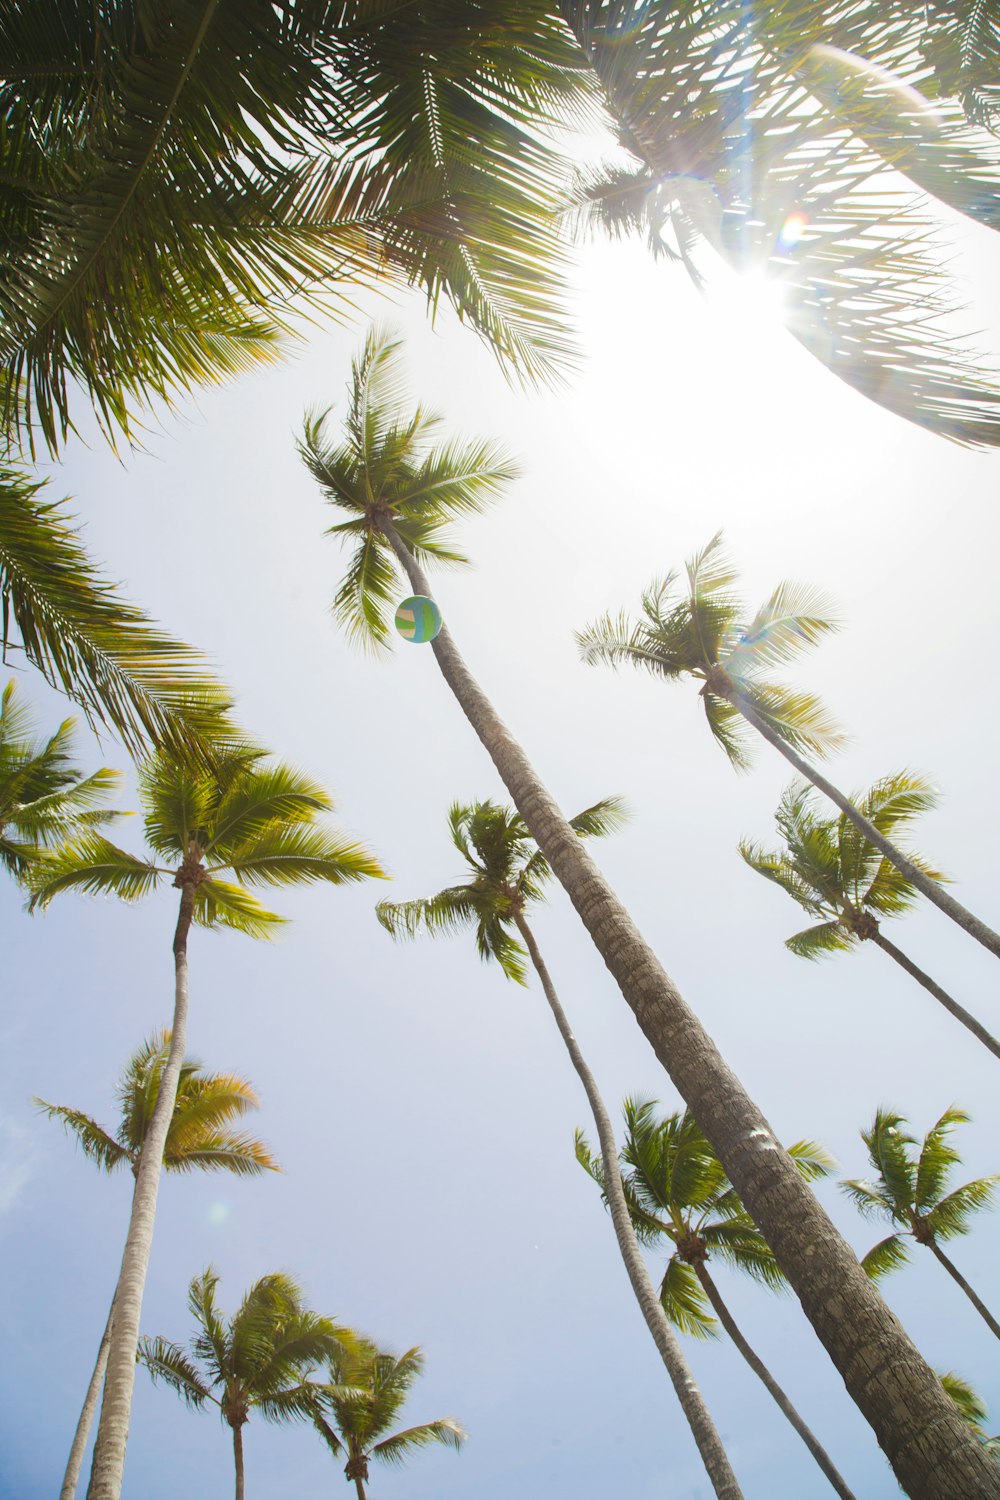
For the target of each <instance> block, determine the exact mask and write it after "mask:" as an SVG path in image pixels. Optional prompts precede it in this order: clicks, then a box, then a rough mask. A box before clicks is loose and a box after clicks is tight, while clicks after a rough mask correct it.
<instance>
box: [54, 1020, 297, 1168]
mask: <svg viewBox="0 0 1000 1500" xmlns="http://www.w3.org/2000/svg"><path fill="white" fill-rule="evenodd" d="M169 1051H170V1032H169V1031H162V1032H160V1033H159V1035H158V1036H153V1037H150V1038H149V1039H148V1040H147V1041H145V1042H143V1044H142V1046H141V1047H139V1048H138V1050H137V1051H136V1052H134V1053H133V1054H132V1056H131V1057H130V1058H129V1060H128V1062H127V1063H126V1065H125V1069H124V1072H123V1073H122V1077H121V1079H120V1080H119V1083H118V1104H119V1118H118V1125H117V1128H116V1129H115V1131H114V1133H113V1134H112V1133H111V1132H110V1131H108V1130H106V1129H105V1128H104V1126H103V1125H99V1124H98V1122H97V1121H96V1120H94V1119H93V1118H92V1117H91V1116H90V1115H87V1114H84V1113H83V1112H82V1111H81V1110H77V1109H71V1108H69V1107H68V1106H67V1105H64V1104H49V1103H47V1102H46V1101H45V1100H44V1099H36V1100H35V1103H36V1104H38V1105H39V1106H40V1108H41V1109H43V1110H44V1111H45V1113H46V1114H47V1115H48V1116H49V1118H50V1119H53V1120H61V1121H62V1123H63V1124H64V1125H65V1127H66V1129H67V1130H68V1131H70V1132H71V1133H72V1134H73V1135H75V1136H76V1139H77V1141H78V1142H79V1144H80V1147H81V1149H82V1151H83V1154H84V1156H86V1157H87V1158H88V1160H90V1161H92V1162H94V1164H95V1165H96V1166H98V1167H100V1168H101V1170H102V1171H105V1172H114V1171H115V1170H116V1169H117V1168H118V1167H123V1166H126V1165H127V1166H129V1167H131V1169H132V1171H133V1172H135V1171H136V1170H137V1168H138V1164H139V1156H140V1153H141V1151H142V1148H143V1144H144V1142H145V1140H146V1135H147V1132H148V1130H149V1124H150V1121H151V1120H152V1117H153V1110H154V1108H155V1107H156V1100H157V1097H158V1095H159V1092H160V1080H161V1078H162V1077H163V1070H164V1068H165V1067H166V1065H167V1056H168V1053H169ZM259 1103H260V1100H259V1099H258V1097H257V1095H256V1093H255V1092H254V1090H253V1089H252V1088H251V1086H250V1084H249V1083H247V1081H246V1079H244V1078H240V1077H238V1076H237V1075H236V1074H235V1073H205V1072H204V1070H203V1069H202V1066H201V1063H199V1062H197V1061H196V1060H195V1059H194V1058H190V1057H189V1058H185V1060H184V1062H183V1064H182V1065H181V1070H180V1079H179V1081H178V1085H177V1098H176V1101H175V1103H174V1112H173V1116H172V1118H171V1121H170V1126H169V1129H168V1131H167V1140H166V1145H165V1147H164V1150H163V1166H164V1169H165V1171H167V1172H190V1171H193V1170H194V1169H195V1168H200V1169H201V1170H202V1171H207V1172H213V1171H226V1172H232V1173H233V1174H235V1175H236V1176H239V1177H243V1176H256V1175H257V1174H258V1173H260V1172H263V1171H272V1172H274V1171H277V1170H278V1167H277V1163H276V1162H275V1160H274V1158H273V1157H272V1156H271V1153H270V1152H269V1151H268V1150H267V1148H266V1147H265V1146H264V1145H263V1144H262V1143H261V1142H260V1141H258V1140H257V1139H255V1137H253V1136H251V1135H248V1134H246V1133H245V1132H243V1131H236V1130H233V1129H231V1128H230V1126H231V1124H232V1122H233V1121H235V1120H238V1119H241V1118H242V1117H243V1116H244V1115H245V1114H246V1113H247V1112H248V1111H249V1110H251V1109H256V1108H257V1106H258V1105H259Z"/></svg>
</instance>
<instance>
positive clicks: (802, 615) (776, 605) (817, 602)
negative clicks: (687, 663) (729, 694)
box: [721, 583, 838, 682]
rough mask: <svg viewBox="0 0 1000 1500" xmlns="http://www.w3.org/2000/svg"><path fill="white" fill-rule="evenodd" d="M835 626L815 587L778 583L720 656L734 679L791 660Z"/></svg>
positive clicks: (743, 678) (823, 596)
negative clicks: (764, 602)
mask: <svg viewBox="0 0 1000 1500" xmlns="http://www.w3.org/2000/svg"><path fill="white" fill-rule="evenodd" d="M837 628H838V626H837V622H836V620H835V619H834V618H833V614H832V606H831V604H830V603H829V601H828V600H827V598H826V597H825V595H823V594H822V593H820V591H819V590H818V589H814V588H811V587H806V586H805V585H802V584H794V583H779V584H778V586H777V588H776V589H775V591H774V593H773V594H772V595H771V597H770V599H768V601H767V603H766V604H763V605H762V606H761V608H760V609H759V610H758V611H757V613H756V615H754V617H753V619H752V620H751V622H750V624H749V625H748V626H747V627H746V629H745V630H743V631H741V632H740V634H739V636H738V637H737V639H736V640H735V642H734V644H733V645H732V646H730V647H729V649H728V650H727V651H725V652H724V653H723V654H722V656H721V662H722V665H723V666H724V667H725V669H726V671H727V672H728V673H729V675H730V676H731V677H732V678H733V679H734V680H735V681H737V682H742V681H744V680H745V679H747V678H748V677H753V676H754V675H755V674H756V673H758V672H761V671H764V670H766V669H768V668H770V667H776V666H781V665H783V664H784V663H785V662H789V661H794V660H795V658H796V657H797V656H798V655H800V654H801V652H802V651H803V649H805V648H806V647H807V646H814V645H816V644H817V643H818V642H819V641H821V640H822V639H823V637H824V635H827V634H829V633H830V632H831V631H835V630H836V629H837Z"/></svg>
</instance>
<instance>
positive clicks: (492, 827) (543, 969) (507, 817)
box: [376, 798, 740, 1496]
mask: <svg viewBox="0 0 1000 1500" xmlns="http://www.w3.org/2000/svg"><path fill="white" fill-rule="evenodd" d="M622 817H623V813H622V807H621V803H620V801H619V800H618V799H616V798H609V799H606V800H605V801H603V802H598V803H596V804H595V805H594V806H593V807H589V808H587V809H586V811H584V812H582V813H579V814H578V815H577V816H576V817H575V818H572V819H571V820H570V827H571V828H572V829H573V831H574V833H576V834H578V835H579V836H580V837H581V838H587V837H592V836H595V835H597V836H600V835H603V834H606V833H609V832H610V831H611V830H612V829H613V828H614V827H616V826H617V825H618V824H620V822H621V821H622ZM448 822H449V825H450V829H451V839H452V843H453V844H454V845H455V848H456V849H457V850H458V852H459V854H460V855H461V856H462V859H463V860H464V861H465V866H466V879H465V880H464V881H463V882H462V884H460V885H452V886H448V887H447V888H446V889H445V890H443V891H439V892H438V894H437V895H436V896H431V897H429V898H428V899H426V900H418V901H380V902H379V904H378V906H377V907H376V913H377V915H378V919H379V921H380V922H381V923H382V925H383V927H385V928H386V929H387V930H388V931H389V932H391V933H392V935H393V936H394V937H415V936H416V935H417V934H418V933H420V932H428V933H431V934H434V933H447V932H454V931H456V930H460V929H463V928H472V929H473V930H474V932H475V936H476V947H477V948H478V950H479V953H480V956H481V957H482V958H484V959H486V960H489V959H495V960H496V962H497V963H498V964H499V965H500V967H501V969H502V970H503V972H504V973H505V974H506V976H507V978H508V979H512V980H514V981H515V983H517V984H526V983H527V976H526V971H525V964H524V960H525V958H530V960H531V963H532V966H533V967H534V970H535V972H536V974H537V975H538V978H539V980H540V981H541V985H542V990H543V991H544V994H545V998H546V1000H547V1001H548V1003H549V1007H550V1009H551V1011H552V1014H553V1016H554V1017H555V1022H556V1025H557V1026H558V1028H559V1034H560V1036H561V1037H562V1039H563V1041H564V1042H565V1044H566V1049H567V1051H568V1052H569V1055H570V1060H571V1061H572V1063H573V1067H574V1068H575V1069H576V1072H577V1075H578V1077H579V1079H580V1082H581V1083H582V1084H583V1087H584V1091H585V1092H586V1095H587V1101H588V1103H589V1104H590V1108H591V1111H592V1113H593V1116H594V1123H595V1125H596V1126H597V1133H598V1138H599V1140H600V1144H601V1160H602V1163H603V1172H604V1180H605V1182H606V1183H607V1185H608V1186H607V1197H608V1203H609V1206H610V1209H611V1217H612V1222H613V1224H614V1229H615V1238H616V1239H617V1241H618V1249H619V1252H620V1254H621V1257H622V1261H623V1263H624V1266H625V1270H626V1272H627V1274H628V1278H629V1281H630V1283H631V1285H632V1290H633V1292H634V1293H635V1297H636V1301H637V1302H638V1304H639V1308H640V1310H641V1312H642V1315H643V1317H644V1319H645V1321H646V1326H647V1327H648V1329H649V1331H650V1333H651V1335H652V1337H653V1342H654V1343H655V1344H656V1347H657V1349H658V1351H659V1354H660V1358H661V1359H662V1360H663V1363H664V1365H665V1367H666V1370H667V1373H668V1374H669V1376H670V1379H671V1382H672V1383H673V1387H674V1390H675V1391H676V1392H677V1396H678V1399H679V1401H680V1403H681V1406H682V1408H683V1410H684V1415H685V1416H686V1418H687V1420H688V1423H689V1425H690V1427H691V1432H692V1435H693V1437H694V1440H695V1443H696V1444H697V1447H698V1451H699V1453H700V1454H701V1457H702V1460H703V1462H704V1464H705V1468H706V1470H707V1472H708V1475H709V1478H710V1479H711V1481H712V1484H713V1487H714V1489H715V1492H716V1494H717V1495H719V1496H724V1495H725V1496H728V1495H738V1494H740V1490H739V1487H738V1485H737V1481H736V1476H735V1475H734V1474H733V1471H732V1467H731V1465H730V1463H729V1460H728V1457H727V1455H726V1451H725V1448H724V1446H723V1443H722V1439H721V1437H720V1436H719V1433H718V1430H717V1428H716V1426H715V1423H714V1422H713V1421H712V1417H711V1413H710V1412H709V1410H708V1407H707V1405H706V1403H705V1401H704V1398H703V1397H702V1394H701V1392H700V1391H699V1389H698V1386H697V1383H696V1381H695V1378H694V1375H693V1373H692V1371H691V1369H690V1366H689V1365H688V1363H687V1360H686V1359H685V1358H684V1354H683V1351H682V1350H681V1347H680V1344H679V1343H678V1341H677V1339H676V1338H675V1337H674V1335H673V1332H672V1330H671V1328H670V1325H669V1323H668V1322H667V1319H666V1317H665V1316H664V1310H663V1308H662V1307H661V1306H660V1304H659V1302H658V1300H657V1296H656V1292H655V1290H654V1288H653V1285H652V1282H651V1281H650V1279H649V1274H648V1272H647V1270H646V1265H645V1262H644V1261H643V1258H642V1253H641V1251H640V1249H639V1244H638V1241H637V1240H636V1237H635V1234H634V1233H633V1230H632V1225H631V1222H630V1220H629V1210H628V1205H627V1203H626V1199H625V1193H624V1191H623V1189H622V1183H621V1179H620V1176H619V1173H618V1154H617V1150H616V1147H615V1138H614V1131H613V1130H612V1127H611V1120H610V1118H609V1116H608V1111H607V1106H606V1105H605V1103H604V1100H603V1099H602V1098H601V1094H600V1091H599V1089H598V1087H597V1081H596V1079H595V1078H594V1075H593V1073H592V1072H591V1071H590V1068H589V1067H588V1065H587V1062H586V1060H585V1058H584V1056H583V1053H582V1051H581V1049H580V1046H579V1043H578V1042H577V1040H576V1037H575V1035H574V1033H573V1029H572V1027H571V1026H570V1023H569V1019H568V1017H567V1015H566V1012H565V1011H564V1010H563V1007H562V1002H561V1001H560V999H559V996H558V994H557V993H556V989H555V985H554V984H553V982H552V978H551V975H550V974H549V970H548V966H547V965H546V964H545V962H544V960H543V958H542V955H541V952H540V950H539V947H538V944H537V942H536V940H535V935H534V933H533V931H532V930H531V927H530V926H529V924H528V920H527V915H526V913H527V909H528V907H529V906H531V904H532V903H533V902H536V901H539V900H541V899H542V897H543V895H544V885H545V882H546V880H548V878H549V876H550V874H551V871H550V869H549V865H548V861H547V860H546V858H545V856H544V855H543V854H542V853H541V852H540V850H539V849H538V848H537V846H536V844H535V842H534V840H533V839H532V837H531V835H530V833H529V832H528V829H527V827H526V826H525V824H524V822H523V820H522V819H521V818H520V817H518V815H517V813H515V812H514V810H513V809H512V808H509V807H499V806H497V805H496V803H493V802H476V803H473V804H472V805H471V806H468V807H463V806H461V805H460V804H458V803H456V804H455V805H454V806H453V807H452V809H451V811H450V812H449V814H448ZM514 932H516V933H517V934H518V937H519V938H520V942H519V941H518V939H517V938H516V937H515V936H514V935H513V934H514Z"/></svg>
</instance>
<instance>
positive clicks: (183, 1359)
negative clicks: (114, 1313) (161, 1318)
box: [136, 1338, 218, 1407]
mask: <svg viewBox="0 0 1000 1500" xmlns="http://www.w3.org/2000/svg"><path fill="white" fill-rule="evenodd" d="M136 1358H137V1360H138V1362H139V1364H141V1365H143V1366H144V1367H145V1368H146V1369H147V1370H148V1371H149V1373H150V1375H151V1376H152V1377H153V1383H154V1384H155V1383H156V1382H157V1381H158V1380H162V1381H163V1382H164V1384H165V1385H169V1386H170V1387H171V1389H172V1390H174V1391H176V1392H177V1394H178V1396H180V1397H181V1399H182V1400H183V1402H184V1404H185V1406H193V1407H201V1406H204V1404H205V1402H206V1401H213V1402H215V1404H216V1405H218V1402H217V1401H216V1398H215V1397H214V1396H213V1395H212V1392H211V1391H210V1390H209V1388H208V1386H207V1385H206V1384H205V1382H204V1381H203V1380H202V1378H201V1376H200V1375H199V1373H198V1370H197V1369H196V1367H195V1366H194V1365H193V1364H192V1362H191V1361H190V1360H189V1359H188V1357H187V1355H186V1354H185V1353H184V1350H183V1349H181V1348H180V1346H179V1345H177V1344H171V1343H169V1342H168V1341H167V1340H166V1339H162V1338H156V1339H147V1338H142V1339H140V1340H139V1348H138V1350H137V1352H136Z"/></svg>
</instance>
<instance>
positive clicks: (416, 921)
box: [375, 886, 479, 938]
mask: <svg viewBox="0 0 1000 1500" xmlns="http://www.w3.org/2000/svg"><path fill="white" fill-rule="evenodd" d="M478 906H479V902H478V901H477V899H476V895H475V893H474V892H473V891H471V890H470V889H469V888H468V887H467V886H451V887H449V888H448V889H447V890H443V891H439V892H438V893H437V895H436V896H430V897H428V898H426V899H425V900H419V899H418V900H416V901H380V902H379V903H378V905H377V906H376V908H375V915H376V917H377V918H378V920H379V922H381V924H382V926H383V927H384V928H385V930H386V932H389V933H391V934H392V936H393V937H394V938H413V937H417V936H418V934H420V933H421V932H426V933H428V934H430V935H431V936H433V935H435V934H436V933H441V934H442V935H449V936H450V935H451V934H453V933H456V932H462V931H464V930H465V929H466V928H468V927H470V926H472V925H473V924H474V923H475V922H476V921H477V919H478Z"/></svg>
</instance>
